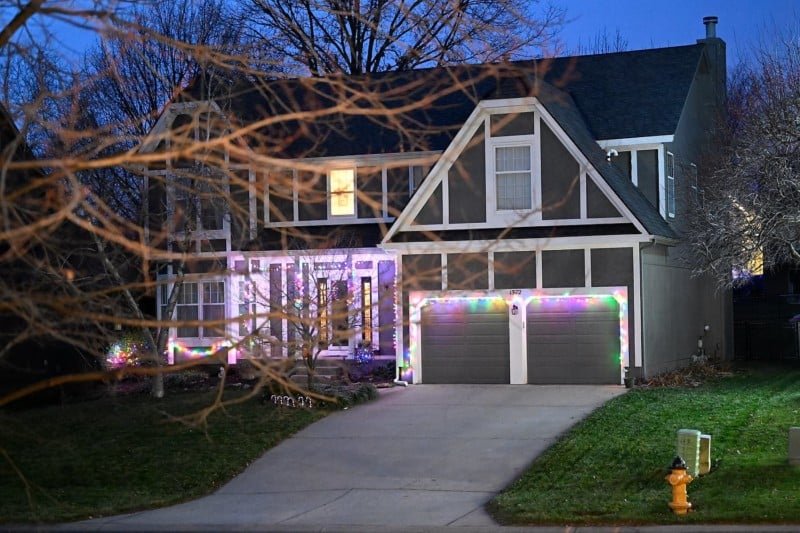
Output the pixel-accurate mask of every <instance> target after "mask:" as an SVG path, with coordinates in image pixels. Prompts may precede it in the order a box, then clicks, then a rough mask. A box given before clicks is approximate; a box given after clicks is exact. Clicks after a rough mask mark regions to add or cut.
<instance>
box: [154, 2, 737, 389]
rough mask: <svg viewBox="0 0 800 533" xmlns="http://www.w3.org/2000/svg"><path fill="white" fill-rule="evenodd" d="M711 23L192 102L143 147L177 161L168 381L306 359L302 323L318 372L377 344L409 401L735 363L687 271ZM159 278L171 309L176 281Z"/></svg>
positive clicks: (707, 126) (157, 193)
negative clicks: (311, 338)
mask: <svg viewBox="0 0 800 533" xmlns="http://www.w3.org/2000/svg"><path fill="white" fill-rule="evenodd" d="M704 23H705V25H706V37H705V38H704V39H700V40H698V41H697V43H696V44H692V45H687V46H675V47H668V48H658V49H651V50H640V51H631V52H617V53H608V54H598V55H587V56H574V57H560V58H553V59H541V60H529V61H516V62H507V63H499V64H481V65H458V66H454V67H448V68H435V69H421V70H415V71H409V72H399V73H384V74H378V75H370V76H361V77H346V76H331V77H327V78H313V79H308V78H299V79H289V80H286V79H281V80H260V81H258V82H253V81H248V82H246V83H244V82H243V83H238V84H232V85H231V86H228V87H226V90H225V91H224V94H223V93H222V92H221V91H217V92H216V93H215V90H213V89H209V88H208V87H207V86H205V85H204V84H203V83H197V84H196V85H195V87H193V88H192V89H191V90H190V91H187V94H186V95H184V97H183V98H182V99H181V100H180V101H176V102H175V103H173V104H172V105H171V106H170V107H169V108H168V109H167V110H166V112H165V113H164V114H163V116H162V117H161V119H160V121H159V123H158V125H157V126H156V128H155V130H154V132H153V135H152V136H151V138H150V140H149V141H148V142H147V143H145V145H144V146H143V151H144V152H148V151H149V152H152V153H154V154H158V153H159V150H161V149H165V150H167V153H171V154H172V156H173V157H171V158H164V161H160V160H157V158H154V164H153V165H152V167H151V169H150V174H151V178H156V179H155V180H154V182H157V183H158V185H157V186H151V187H150V189H149V190H150V195H149V201H150V212H151V213H152V214H153V221H154V223H155V224H156V225H157V226H158V227H159V228H161V230H164V231H166V233H164V231H161V230H159V231H154V232H152V234H153V235H159V236H161V237H159V238H162V241H163V243H164V244H163V245H164V246H165V247H166V248H167V249H168V250H170V251H173V252H175V251H181V250H188V251H189V252H190V255H191V258H192V259H193V261H191V264H187V265H185V267H186V269H185V272H186V275H185V278H184V281H183V283H182V285H181V287H180V290H179V295H178V301H177V306H176V314H175V316H174V317H172V318H177V319H178V320H179V321H180V324H179V325H177V327H175V328H173V330H172V335H171V339H172V343H171V345H170V352H169V356H170V358H171V360H178V359H180V358H181V357H197V356H202V355H203V354H207V353H209V352H210V351H213V350H214V349H217V348H219V347H220V346H224V347H232V348H231V349H230V350H229V351H228V357H229V360H230V361H231V362H235V361H236V360H237V358H238V357H246V356H248V354H249V353H255V352H254V351H253V350H252V349H250V348H248V346H252V345H253V339H255V338H257V339H259V342H261V343H262V345H263V346H266V347H268V350H269V353H270V354H271V356H273V357H275V356H292V355H297V354H298V350H299V349H300V348H299V346H300V345H301V344H302V343H301V342H300V341H299V338H300V337H301V336H302V328H303V327H308V326H309V325H310V324H311V325H313V326H314V327H316V328H317V329H318V330H319V331H318V337H319V338H318V339H317V340H316V341H315V342H317V343H318V344H319V346H320V347H321V349H322V356H342V357H347V356H352V354H353V353H354V349H355V347H356V346H357V345H359V344H360V343H364V342H368V343H371V346H372V348H373V349H374V350H375V353H376V354H377V355H378V356H382V357H390V358H395V359H396V361H397V363H398V366H401V367H405V368H406V371H405V372H404V373H403V374H402V375H401V376H399V377H400V378H402V379H407V380H411V381H413V382H414V383H512V384H514V383H620V382H621V380H622V376H623V369H624V368H625V367H629V368H630V369H631V371H632V372H633V373H634V374H635V375H640V376H649V375H653V374H655V373H658V372H661V371H664V370H668V369H671V368H675V367H677V366H680V365H682V364H685V363H686V362H688V360H689V358H690V356H691V355H692V353H693V352H694V351H695V350H696V346H697V341H698V337H700V336H702V337H703V338H704V342H705V348H706V351H707V352H708V353H712V354H716V355H719V356H721V357H724V356H726V354H728V353H729V352H730V349H731V341H730V338H729V337H730V326H729V324H730V303H729V295H727V294H725V293H720V292H717V291H716V286H715V285H714V283H713V282H710V281H707V280H704V279H700V278H693V277H691V276H690V272H689V270H688V269H687V268H686V267H685V265H683V264H682V263H681V262H680V260H679V256H680V245H681V239H680V229H681V218H682V216H683V214H684V212H685V209H686V206H687V195H690V194H693V193H694V192H696V191H697V181H696V180H697V167H696V164H697V162H698V161H699V160H700V156H701V154H702V150H704V149H708V148H709V143H710V141H711V138H712V133H713V129H714V125H715V121H716V120H717V118H718V116H719V114H720V113H722V112H723V109H724V105H723V104H724V99H725V80H726V66H725V43H724V42H723V41H722V40H721V39H720V38H718V37H717V36H716V24H717V19H716V17H707V18H706V19H704ZM209 94H211V95H215V96H213V97H209V96H208V95H209ZM204 95H205V96H204ZM210 124H216V125H217V126H218V127H215V128H212V127H210V126H209V125H210ZM212 130H213V135H212V138H213V139H219V141H215V142H212V143H211V145H210V147H209V145H208V144H206V145H202V146H205V148H210V151H211V152H214V153H213V154H212V153H203V154H201V153H199V152H197V151H195V150H194V149H193V148H192V146H195V145H197V146H201V145H200V144H198V143H195V144H194V145H193V144H192V142H191V141H192V140H200V139H201V138H203V137H204V136H207V135H208V132H209V131H212ZM176 139H178V141H176ZM180 139H183V140H184V141H186V140H188V141H189V142H188V143H187V142H183V144H181V141H180ZM170 143H173V144H175V145H176V146H177V148H175V149H174V150H171V151H170ZM176 153H177V154H178V155H176ZM198 159H199V160H201V161H205V163H204V165H201V166H202V167H203V168H206V170H205V171H203V172H201V173H200V175H201V178H200V179H198V178H197V174H193V173H191V172H187V169H192V168H193V169H196V168H197V167H198V165H197V163H196V162H194V163H193V161H196V160H198ZM192 165H194V166H192ZM223 200H224V201H223ZM187 217H188V218H187ZM178 219H180V220H181V221H182V222H180V223H179V224H178V223H176V220H178ZM187 220H189V221H190V222H191V223H190V224H187V223H186V221H187ZM164 235H167V236H166V237H165V236H164ZM182 268H183V267H182ZM160 275H161V279H162V280H163V281H164V282H165V283H164V285H163V287H162V291H161V294H162V296H161V302H162V305H164V304H166V302H167V294H168V293H169V288H170V287H171V284H170V283H171V280H173V279H174V277H175V275H176V271H175V262H174V261H173V263H171V264H170V265H164V266H163V267H162V268H161V270H160ZM162 318H164V317H163V316H162ZM254 334H255V335H254ZM241 339H247V342H246V343H241V342H239V341H240V340H241ZM263 346H262V347H263Z"/></svg>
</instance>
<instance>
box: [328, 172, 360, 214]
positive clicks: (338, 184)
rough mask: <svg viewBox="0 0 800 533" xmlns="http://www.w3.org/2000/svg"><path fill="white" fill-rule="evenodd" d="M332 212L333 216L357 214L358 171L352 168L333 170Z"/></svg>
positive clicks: (331, 181) (331, 174) (331, 185)
mask: <svg viewBox="0 0 800 533" xmlns="http://www.w3.org/2000/svg"><path fill="white" fill-rule="evenodd" d="M329 183H330V192H331V198H330V214H331V216H355V214H356V172H355V169H352V168H342V169H335V170H331V171H330V174H329Z"/></svg>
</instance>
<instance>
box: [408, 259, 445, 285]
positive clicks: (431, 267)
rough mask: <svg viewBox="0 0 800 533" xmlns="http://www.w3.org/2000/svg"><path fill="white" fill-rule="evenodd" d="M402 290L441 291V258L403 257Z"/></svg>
mask: <svg viewBox="0 0 800 533" xmlns="http://www.w3.org/2000/svg"><path fill="white" fill-rule="evenodd" d="M403 289H404V290H405V291H406V293H407V292H408V291H414V290H433V291H439V290H442V256H441V255H439V254H414V255H404V256H403Z"/></svg>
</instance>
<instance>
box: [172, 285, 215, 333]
mask: <svg viewBox="0 0 800 533" xmlns="http://www.w3.org/2000/svg"><path fill="white" fill-rule="evenodd" d="M209 283H220V284H222V287H221V289H220V292H219V294H221V295H222V302H206V301H205V300H206V298H205V288H206V285H207V284H209ZM192 285H193V286H194V287H195V290H196V301H195V302H191V303H181V301H180V300H178V301H177V302H176V304H175V311H174V312H175V316H176V317H177V316H178V308H179V307H194V308H196V309H197V321H198V322H200V324H199V325H198V326H196V327H197V336H181V335H178V326H176V327H175V337H176V338H179V339H203V338H209V339H219V338H223V337H225V333H223V334H222V335H206V327H205V326H203V325H202V322H203V321H204V320H205V312H204V311H205V306H206V305H220V306H222V309H223V318H225V319H227V318H228V316H227V299H228V298H227V293H226V292H225V285H226V284H225V280H223V279H204V280H187V281H183V282H182V283H181V286H180V288H179V291H184V290H186V289H187V288H188V287H189V286H192ZM180 296H181V293H180V292H179V294H178V297H179V298H180ZM186 327H193V326H186ZM221 328H222V329H223V330H226V329H227V325H223V326H221ZM208 329H212V328H208Z"/></svg>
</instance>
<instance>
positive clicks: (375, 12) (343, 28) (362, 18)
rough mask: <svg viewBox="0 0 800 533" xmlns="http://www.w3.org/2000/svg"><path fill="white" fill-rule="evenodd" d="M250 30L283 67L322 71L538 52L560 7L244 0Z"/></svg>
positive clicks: (428, 0) (497, 1)
mask: <svg viewBox="0 0 800 533" xmlns="http://www.w3.org/2000/svg"><path fill="white" fill-rule="evenodd" d="M241 5H242V6H243V8H244V9H245V12H246V13H247V22H248V28H249V29H250V31H251V32H252V33H253V35H254V36H255V37H256V38H258V39H259V40H260V42H261V44H262V46H264V47H265V48H266V49H267V50H271V51H274V52H275V53H276V54H283V55H285V57H286V58H287V60H288V68H289V69H290V70H293V71H295V72H297V71H301V72H305V73H310V74H312V75H314V76H320V75H323V74H325V73H336V72H344V73H347V74H364V73H368V72H382V71H387V70H408V69H414V68H419V67H434V66H441V65H446V64H454V63H463V62H491V61H498V60H500V59H503V58H510V57H519V56H528V57H530V56H531V55H534V54H536V55H541V54H542V52H543V51H546V50H547V48H548V47H549V46H552V45H553V44H554V40H555V37H556V35H557V33H558V30H559V29H560V27H561V25H562V24H563V23H564V22H565V11H564V9H563V8H559V7H555V6H554V5H551V4H542V3H540V2H539V1H536V2H525V1H519V0H493V1H489V2H486V1H475V0H412V1H410V2H386V1H383V0H366V1H363V2H362V1H360V0H344V1H340V0H302V1H298V2H283V1H280V0H243V1H242V3H241Z"/></svg>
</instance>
